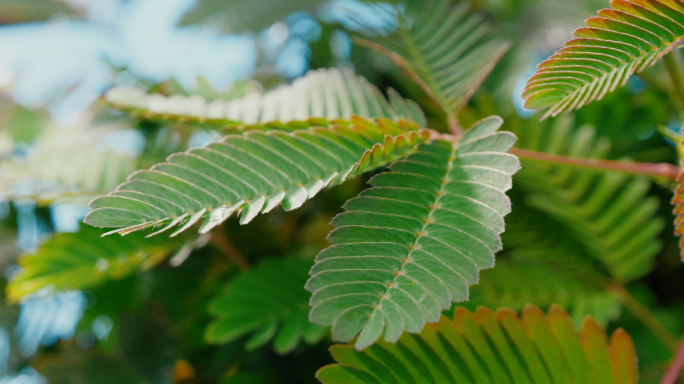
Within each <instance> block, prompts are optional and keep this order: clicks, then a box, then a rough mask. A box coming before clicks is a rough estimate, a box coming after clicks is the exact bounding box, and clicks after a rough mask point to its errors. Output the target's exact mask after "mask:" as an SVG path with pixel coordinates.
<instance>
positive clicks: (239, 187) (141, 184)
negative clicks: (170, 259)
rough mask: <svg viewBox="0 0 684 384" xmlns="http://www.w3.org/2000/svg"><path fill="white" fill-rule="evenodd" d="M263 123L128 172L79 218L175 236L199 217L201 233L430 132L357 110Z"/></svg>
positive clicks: (382, 159) (287, 203) (287, 201)
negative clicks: (348, 115) (342, 115)
mask: <svg viewBox="0 0 684 384" xmlns="http://www.w3.org/2000/svg"><path fill="white" fill-rule="evenodd" d="M322 124H325V125H326V126H322ZM269 128H271V127H269V126H259V127H254V129H250V130H247V131H246V132H245V133H244V134H242V135H230V136H227V137H225V138H224V139H223V140H222V141H220V142H216V143H212V144H209V145H207V146H205V147H202V148H194V149H190V150H188V151H186V152H182V153H177V154H174V155H171V156H170V157H169V158H168V159H167V161H166V162H164V163H160V164H157V165H155V166H154V167H152V168H151V169H150V170H147V171H139V172H136V173H134V174H132V175H131V176H130V177H129V178H128V181H127V182H125V183H124V184H122V185H120V186H119V187H118V188H117V189H116V191H114V192H112V193H110V194H108V195H106V196H103V197H100V198H97V199H95V200H93V201H92V202H91V203H90V207H91V208H92V209H93V211H91V212H90V213H89V214H88V215H87V216H86V218H85V222H86V223H88V224H90V225H92V226H95V227H106V228H119V229H117V230H115V231H112V233H115V232H117V233H121V234H126V233H130V232H133V231H138V230H142V229H145V228H150V227H156V226H163V228H162V229H161V230H159V231H157V232H155V233H153V234H151V235H149V236H152V235H155V234H157V233H161V232H163V231H166V230H169V229H171V228H172V227H174V226H176V225H179V226H180V228H179V229H178V230H176V231H175V232H174V233H173V234H172V235H171V236H175V235H177V234H178V233H180V232H183V231H184V230H186V229H188V228H189V227H190V226H192V225H193V224H195V223H196V222H198V221H200V220H201V219H204V221H203V223H202V225H201V227H200V233H205V232H207V231H209V230H210V229H212V228H213V227H215V226H217V225H219V224H221V223H222V222H223V221H225V220H226V219H227V218H228V217H230V216H231V215H232V214H233V213H235V212H241V214H240V223H241V224H247V223H248V222H249V221H251V220H252V219H253V218H254V217H255V216H256V215H257V214H258V213H260V212H263V213H265V212H269V211H271V210H272V209H273V208H275V207H276V206H278V205H279V204H282V206H283V208H284V209H285V210H286V211H291V210H293V209H296V208H299V207H300V206H301V205H302V204H304V202H305V201H306V200H308V199H311V198H313V197H314V196H315V195H316V194H317V193H318V192H319V191H320V190H321V189H322V188H325V187H326V186H328V185H335V184H339V183H342V182H343V181H344V180H345V179H347V178H348V177H353V176H356V175H358V174H360V173H362V172H366V171H368V170H372V169H376V168H378V167H381V166H384V165H386V164H388V163H390V162H392V161H394V160H397V159H400V158H403V157H405V156H406V155H408V154H409V153H410V152H411V151H413V149H414V147H415V146H416V145H417V144H418V143H420V142H422V141H426V140H428V139H429V137H430V133H429V131H428V130H425V129H422V128H420V127H419V126H417V125H415V124H414V123H413V122H410V121H405V120H400V121H398V122H396V123H395V122H392V121H390V120H388V119H384V118H379V119H375V120H366V119H363V118H360V117H358V116H354V117H352V119H351V120H350V121H346V120H336V121H331V122H328V121H321V120H316V121H309V122H293V123H290V124H289V125H285V126H283V125H279V126H277V127H274V128H273V129H269ZM275 128H277V129H275ZM286 129H289V131H288V130H286Z"/></svg>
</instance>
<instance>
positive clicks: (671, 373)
mask: <svg viewBox="0 0 684 384" xmlns="http://www.w3.org/2000/svg"><path fill="white" fill-rule="evenodd" d="M682 367H684V338H682V341H681V342H680V343H679V348H677V353H676V354H675V358H674V360H673V361H672V364H671V365H670V367H669V368H668V369H667V372H665V376H663V381H661V382H660V384H675V383H676V382H677V378H678V377H679V373H680V372H681V371H682Z"/></svg>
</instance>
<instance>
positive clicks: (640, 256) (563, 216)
mask: <svg viewBox="0 0 684 384" xmlns="http://www.w3.org/2000/svg"><path fill="white" fill-rule="evenodd" d="M511 130H512V131H513V132H514V133H516V134H517V135H518V137H519V138H520V140H519V142H518V146H519V147H521V148H525V149H530V150H534V151H538V152H544V153H550V154H560V155H565V156H571V157H586V158H603V157H605V155H606V154H607V153H608V151H609V150H610V142H609V141H608V140H607V139H605V138H597V137H596V130H595V129H594V128H593V127H590V126H583V127H580V128H579V129H575V127H574V124H573V119H572V118H566V119H561V120H558V121H556V122H555V123H554V124H553V125H552V126H551V127H548V126H543V125H539V126H536V127H534V126H530V125H524V126H522V125H521V126H518V127H515V126H513V127H512V129H511ZM523 161H524V160H523ZM517 176H518V181H519V185H520V186H521V187H522V188H523V189H526V190H527V191H528V192H529V196H528V198H527V202H528V205H530V206H531V207H533V208H536V209H538V210H540V211H542V212H546V213H547V214H549V215H550V216H551V217H552V218H554V219H555V220H556V221H557V222H558V223H560V225H564V226H567V227H568V228H569V229H570V231H569V232H568V233H569V234H570V235H571V236H573V237H574V238H575V239H576V240H577V241H578V242H580V243H584V244H585V246H586V251H587V252H588V254H589V255H592V256H593V257H594V258H595V259H596V260H597V261H599V262H600V263H601V265H603V266H604V267H605V268H606V269H607V270H608V271H609V273H610V275H611V276H612V277H613V278H614V279H615V280H617V281H619V282H629V281H633V280H635V279H637V278H639V277H642V276H644V275H646V274H648V273H649V272H650V271H651V270H652V268H653V265H654V262H655V257H656V256H657V255H658V253H659V252H660V250H661V248H662V241H661V240H660V239H659V237H660V233H661V232H662V230H663V228H664V221H663V220H662V219H661V218H660V217H658V216H657V215H656V213H657V211H658V208H659V206H660V202H659V200H658V198H656V197H654V196H648V192H649V190H650V188H651V185H652V183H651V182H650V181H649V180H648V179H647V178H645V177H635V176H630V175H627V174H624V173H617V172H603V173H601V172H598V171H594V170H584V169H578V168H571V167H567V166H562V165H549V164H540V163H538V162H534V161H524V168H523V171H521V172H520V173H519V174H518V175H517ZM635 233H636V234H638V235H634V234H635Z"/></svg>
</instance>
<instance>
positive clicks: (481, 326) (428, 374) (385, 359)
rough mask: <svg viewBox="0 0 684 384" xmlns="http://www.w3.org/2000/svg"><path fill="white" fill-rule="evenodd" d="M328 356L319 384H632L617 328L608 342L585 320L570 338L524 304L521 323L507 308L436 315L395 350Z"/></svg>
mask: <svg viewBox="0 0 684 384" xmlns="http://www.w3.org/2000/svg"><path fill="white" fill-rule="evenodd" d="M330 352H331V353H332V355H333V357H334V358H335V360H336V361H337V363H338V364H332V365H328V366H326V367H323V368H321V369H320V370H319V371H318V373H317V374H316V377H317V378H318V379H319V380H320V381H321V382H323V383H324V384H357V383H358V384H381V383H382V384H386V383H392V384H398V383H435V384H436V383H496V384H513V383H516V384H517V383H520V384H531V383H549V384H550V383H558V384H560V383H586V384H590V383H595V384H607V383H610V384H636V383H638V382H639V372H638V367H637V356H636V351H635V349H634V344H633V342H632V339H631V338H630V337H629V335H628V334H627V333H626V332H625V331H624V330H623V329H618V330H616V331H615V332H614V333H613V335H612V336H611V338H610V340H609V339H608V338H607V337H606V333H605V331H604V330H603V329H602V328H601V327H600V326H599V324H598V323H596V321H594V320H593V319H592V318H587V319H586V320H585V321H584V323H583V324H582V327H581V331H580V332H578V331H577V330H576V329H575V327H574V326H573V324H572V322H571V321H570V318H569V317H568V315H567V314H566V313H565V311H563V310H562V309H561V308H560V307H557V306H552V307H551V309H550V310H549V313H548V315H545V314H544V313H543V312H542V311H541V310H540V309H539V308H537V307H534V306H531V305H529V306H527V307H526V308H525V310H524V311H523V313H522V319H521V318H519V317H518V315H516V314H515V312H513V311H511V310H509V309H500V310H498V311H497V312H496V313H494V312H492V311H491V310H489V309H485V308H480V309H478V310H477V312H475V313H472V312H470V311H468V310H465V309H463V308H457V309H456V311H455V312H454V315H453V320H450V319H449V318H447V317H446V316H442V317H441V318H440V319H439V322H438V323H437V324H434V325H430V326H428V327H425V329H424V330H423V331H422V332H421V333H420V334H418V335H411V334H406V335H404V336H402V337H401V338H400V339H399V341H398V343H397V344H390V343H387V342H378V343H377V344H375V345H373V346H372V347H371V348H368V349H366V350H365V351H362V352H358V351H355V350H354V349H353V348H351V347H350V346H347V345H336V346H333V347H332V348H331V349H330Z"/></svg>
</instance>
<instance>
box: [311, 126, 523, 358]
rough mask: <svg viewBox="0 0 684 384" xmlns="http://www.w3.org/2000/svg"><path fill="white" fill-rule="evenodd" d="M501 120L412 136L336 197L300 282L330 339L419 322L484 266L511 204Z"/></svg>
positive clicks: (462, 296)
mask: <svg viewBox="0 0 684 384" xmlns="http://www.w3.org/2000/svg"><path fill="white" fill-rule="evenodd" d="M501 123H502V120H501V119H500V118H498V117H492V118H488V119H485V120H483V121H481V122H479V123H478V124H476V125H475V126H474V127H473V128H471V130H469V131H468V132H467V133H466V134H465V136H464V137H463V139H462V140H461V142H460V143H458V144H456V145H454V144H452V143H450V142H446V141H442V140H435V141H433V142H431V143H429V144H422V145H420V146H419V148H418V150H417V151H416V152H415V153H413V154H411V155H409V156H408V157H407V158H406V159H405V160H402V161H398V162H396V163H394V164H392V165H391V166H390V170H391V171H390V172H387V173H383V174H380V175H377V176H375V177H374V178H373V179H371V181H370V184H371V185H372V186H373V187H374V188H371V189H368V190H366V191H364V192H363V193H361V195H359V197H356V198H354V199H352V200H350V201H349V202H347V204H345V206H344V208H345V211H346V212H344V213H342V214H340V215H338V216H337V217H335V219H334V220H333V222H332V224H333V225H334V226H335V227H337V228H336V229H335V230H333V232H332V233H331V234H330V236H329V240H330V241H331V242H332V243H333V246H331V247H329V248H327V249H325V250H323V251H322V252H321V253H320V254H319V255H318V257H317V258H316V264H315V265H314V266H313V268H312V270H311V278H310V279H309V281H308V283H307V285H306V288H307V289H308V290H309V291H311V292H313V296H312V298H311V306H312V309H311V314H310V319H311V320H312V321H313V322H315V323H318V324H321V325H332V327H333V328H332V335H333V339H334V340H338V341H348V340H350V339H352V338H353V337H354V336H356V335H357V334H358V333H359V332H360V333H361V334H360V336H359V338H358V340H357V341H356V348H357V349H363V348H365V347H367V346H369V345H371V344H373V342H375V340H376V339H377V338H378V337H380V336H381V335H382V333H383V331H384V334H385V340H387V341H396V340H397V339H398V338H399V336H400V335H401V334H402V333H403V332H404V330H407V331H409V332H413V333H416V332H420V330H421V329H423V326H424V325H425V323H426V322H427V323H432V322H435V321H438V320H439V315H440V313H441V311H442V310H445V309H448V308H449V307H450V306H451V303H452V302H454V301H463V300H466V299H467V298H468V286H469V285H472V284H475V283H477V281H478V276H479V270H481V269H486V268H491V267H493V266H494V254H495V253H496V252H497V251H499V250H500V249H501V239H500V237H499V234H500V233H501V232H503V231H504V222H503V216H505V215H506V214H508V213H509V212H510V209H511V206H510V200H509V199H508V197H507V196H506V195H505V193H504V192H505V191H507V190H508V189H510V188H511V175H512V174H513V173H515V172H516V171H517V170H518V169H519V162H518V159H517V158H516V157H515V156H513V155H510V154H507V153H505V152H506V151H507V150H508V149H510V148H511V146H512V145H513V143H514V142H515V136H514V135H512V134H510V133H508V132H497V130H498V128H499V127H500V126H501Z"/></svg>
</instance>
